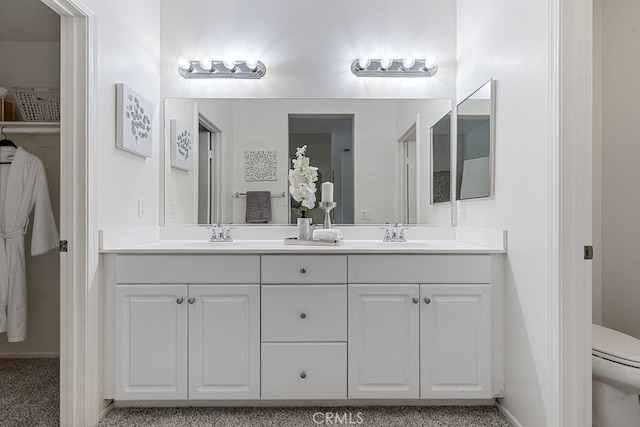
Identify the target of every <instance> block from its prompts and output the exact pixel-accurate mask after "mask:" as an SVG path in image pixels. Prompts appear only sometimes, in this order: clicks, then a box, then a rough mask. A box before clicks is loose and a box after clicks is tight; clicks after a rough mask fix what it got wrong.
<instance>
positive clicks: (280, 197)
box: [161, 98, 452, 225]
mask: <svg viewBox="0 0 640 427" xmlns="http://www.w3.org/2000/svg"><path fill="white" fill-rule="evenodd" d="M451 108H452V101H451V100H450V99H426V100H425V99H371V98H366V99H285V98H277V99H275V98H274V99H268V98H260V99H241V98H233V99H194V98H188V99H186V98H171V99H166V100H165V116H164V118H165V138H164V142H165V149H164V157H165V159H166V161H165V165H164V167H163V168H162V175H163V179H162V180H161V181H162V182H163V196H164V197H163V203H164V209H163V212H162V213H163V215H164V224H166V225H175V224H181V225H182V224H208V223H216V222H224V223H230V222H232V223H234V224H245V223H246V214H247V212H246V197H245V196H246V193H247V192H249V191H268V192H270V194H271V199H270V200H271V218H272V219H271V221H269V224H289V223H291V221H292V214H291V201H290V199H289V191H288V187H289V183H288V172H289V169H290V168H291V157H292V155H293V154H294V153H295V148H296V147H298V146H301V145H307V147H308V156H309V159H310V163H311V165H313V166H317V167H320V168H321V173H322V181H332V182H334V188H335V199H336V202H337V203H338V205H339V207H338V208H336V209H335V210H334V211H335V215H336V217H334V223H335V224H364V225H372V224H384V223H386V222H402V223H410V224H429V225H451V223H452V218H451V206H450V202H449V203H445V202H444V200H442V201H441V202H439V203H436V204H434V203H432V201H433V199H432V196H431V188H432V185H431V180H432V179H431V178H432V177H431V163H432V159H431V157H432V149H431V132H432V127H433V126H434V125H435V124H436V123H437V122H438V121H439V120H441V119H442V118H443V117H444V116H445V115H446V114H447V113H448V112H450V111H451ZM176 123H180V124H181V125H180V126H181V129H182V128H186V129H187V131H190V135H192V141H191V143H192V147H191V149H190V155H191V157H192V159H191V162H190V164H189V167H179V166H177V165H176V162H175V153H174V156H173V157H172V149H173V150H175V146H176V143H177V141H176V135H177V132H176V130H175V128H176ZM172 124H173V126H172ZM438 163H440V160H439V161H438ZM182 166H184V165H182ZM320 184H321V183H320V181H319V182H317V185H318V186H320Z"/></svg>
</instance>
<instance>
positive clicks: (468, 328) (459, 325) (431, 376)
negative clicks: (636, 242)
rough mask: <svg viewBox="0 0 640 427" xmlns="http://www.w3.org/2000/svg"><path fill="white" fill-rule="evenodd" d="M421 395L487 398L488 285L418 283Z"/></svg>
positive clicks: (423, 396) (488, 388)
mask: <svg viewBox="0 0 640 427" xmlns="http://www.w3.org/2000/svg"><path fill="white" fill-rule="evenodd" d="M420 298H421V299H420V356H421V365H420V371H421V390H422V392H421V396H420V397H422V398H444V399H447V398H490V397H491V378H492V376H491V366H492V364H491V286H489V285H422V286H420Z"/></svg>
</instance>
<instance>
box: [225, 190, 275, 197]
mask: <svg viewBox="0 0 640 427" xmlns="http://www.w3.org/2000/svg"><path fill="white" fill-rule="evenodd" d="M234 196H236V197H246V196H247V193H240V192H239V191H236V192H235V194H234ZM286 196H287V193H285V192H284V191H283V192H281V193H271V197H286Z"/></svg>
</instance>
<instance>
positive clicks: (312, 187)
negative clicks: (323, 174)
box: [289, 145, 318, 209]
mask: <svg viewBox="0 0 640 427" xmlns="http://www.w3.org/2000/svg"><path fill="white" fill-rule="evenodd" d="M306 151H307V146H306V145H304V146H302V147H298V148H296V158H295V159H293V160H292V162H293V169H291V170H290V171H289V193H291V197H293V200H295V201H296V202H300V203H302V206H303V207H304V208H308V209H313V208H315V207H316V184H315V182H316V181H317V180H318V168H316V167H313V166H310V165H309V158H308V157H306V156H305V155H304V154H305V152H306Z"/></svg>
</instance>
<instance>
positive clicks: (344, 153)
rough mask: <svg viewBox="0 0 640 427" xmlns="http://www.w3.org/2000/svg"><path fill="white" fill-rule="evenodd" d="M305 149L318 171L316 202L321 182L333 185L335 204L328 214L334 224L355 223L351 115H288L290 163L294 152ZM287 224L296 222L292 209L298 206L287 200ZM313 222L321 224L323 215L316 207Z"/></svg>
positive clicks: (296, 215)
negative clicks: (298, 148) (304, 146)
mask: <svg viewBox="0 0 640 427" xmlns="http://www.w3.org/2000/svg"><path fill="white" fill-rule="evenodd" d="M303 145H306V146H307V157H309V161H310V163H311V166H315V167H317V168H318V181H317V182H316V189H317V190H316V202H320V200H321V197H322V196H321V194H320V189H321V187H322V182H327V181H330V182H333V184H334V194H333V200H334V201H335V202H336V203H337V206H336V208H335V209H333V210H332V211H331V216H332V218H331V222H332V223H333V224H353V223H354V178H353V176H354V175H353V115H352V114H290V115H289V161H288V168H289V169H290V168H291V167H292V165H293V164H292V162H291V160H292V159H294V158H295V154H296V148H297V147H302V146H303ZM289 203H290V209H289V223H291V224H294V223H295V222H296V219H297V218H298V214H297V212H296V211H295V210H294V209H293V207H295V206H297V205H298V203H297V202H295V201H294V200H293V199H290V202H289ZM310 213H311V218H312V222H313V223H314V224H322V223H323V221H324V212H323V211H322V210H321V209H320V208H318V207H316V208H314V209H312V210H311V211H310Z"/></svg>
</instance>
